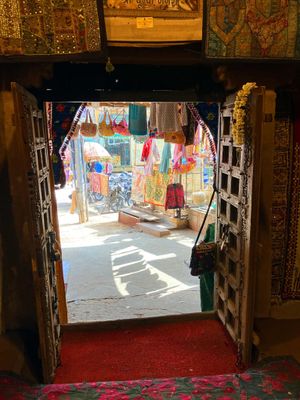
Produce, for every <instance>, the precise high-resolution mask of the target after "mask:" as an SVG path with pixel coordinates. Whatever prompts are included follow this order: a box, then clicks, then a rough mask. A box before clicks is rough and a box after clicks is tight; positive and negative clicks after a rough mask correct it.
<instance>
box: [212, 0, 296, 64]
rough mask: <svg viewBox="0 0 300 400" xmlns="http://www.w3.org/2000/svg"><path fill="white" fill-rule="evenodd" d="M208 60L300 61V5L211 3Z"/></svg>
mask: <svg viewBox="0 0 300 400" xmlns="http://www.w3.org/2000/svg"><path fill="white" fill-rule="evenodd" d="M205 14H206V15H205V17H206V27H205V55H206V57H208V58H218V59H220V58H239V59H243V58H247V59H249V58H253V59H262V58H264V59H266V58H269V59H286V58H288V59H293V58H297V59H299V58H300V2H299V1H288V0H282V1H275V2H274V1H273V0H261V1H256V0H247V1H240V0H233V1H224V0H208V1H207V6H206V10H205Z"/></svg>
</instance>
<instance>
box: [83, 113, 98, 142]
mask: <svg viewBox="0 0 300 400" xmlns="http://www.w3.org/2000/svg"><path fill="white" fill-rule="evenodd" d="M96 133H97V124H94V123H93V121H92V117H91V114H90V110H88V109H87V110H86V114H85V122H82V124H81V127H80V134H81V135H82V136H86V137H93V136H96Z"/></svg>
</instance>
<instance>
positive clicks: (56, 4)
mask: <svg viewBox="0 0 300 400" xmlns="http://www.w3.org/2000/svg"><path fill="white" fill-rule="evenodd" d="M99 4H102V3H101V2H99ZM99 11H100V13H101V15H100V17H101V18H99V16H98V8H97V1H96V0H76V1H72V0H64V1H60V0H53V1H44V0H5V1H1V2H0V54H6V55H13V54H21V55H30V56H32V55H54V54H55V55H57V54H76V53H84V52H95V51H101V50H102V48H103V38H104V37H105V31H104V30H103V27H104V23H103V21H104V17H103V9H100V10H99ZM99 21H101V23H99Z"/></svg>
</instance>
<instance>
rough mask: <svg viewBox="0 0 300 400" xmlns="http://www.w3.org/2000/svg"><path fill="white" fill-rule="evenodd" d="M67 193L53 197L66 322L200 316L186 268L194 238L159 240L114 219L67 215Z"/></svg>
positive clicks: (180, 233) (178, 233)
mask: <svg viewBox="0 0 300 400" xmlns="http://www.w3.org/2000/svg"><path fill="white" fill-rule="evenodd" d="M69 194H70V189H64V190H61V191H57V193H56V195H57V200H58V208H59V221H60V234H61V242H62V249H63V261H64V273H65V283H66V285H67V305H68V314H69V322H83V321H107V320H119V319H129V318H145V317H152V316H163V315H177V314H186V313H193V312H199V311H200V293H199V282H198V279H197V278H195V277H192V276H191V275H190V273H189V269H188V267H187V265H186V264H185V261H187V260H188V259H189V257H190V252H191V247H192V245H193V242H194V240H195V232H194V231H192V230H190V229H185V230H173V231H171V232H172V233H171V235H169V236H166V237H162V238H157V237H154V236H152V235H149V234H145V233H142V232H138V231H137V230H135V229H134V228H130V227H128V226H126V225H123V224H119V223H118V222H117V221H118V214H117V213H111V214H102V215H99V214H97V213H96V212H93V211H92V210H91V212H90V218H89V222H87V223H85V224H79V223H78V216H77V214H76V213H75V214H73V215H71V214H70V213H69V208H70V203H71V201H70V199H69V197H68V195H69Z"/></svg>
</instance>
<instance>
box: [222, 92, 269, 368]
mask: <svg viewBox="0 0 300 400" xmlns="http://www.w3.org/2000/svg"><path fill="white" fill-rule="evenodd" d="M266 98H267V94H266V92H265V90H264V89H263V88H257V89H254V90H253V91H252V94H251V97H250V109H249V119H248V126H249V127H250V129H249V130H247V132H246V133H245V141H244V144H243V145H236V144H234V142H233V138H232V112H233V105H234V99H235V96H234V95H233V96H230V97H228V98H227V100H226V102H225V104H224V106H223V107H222V110H221V125H220V139H219V158H218V163H219V165H218V166H219V168H218V180H217V187H218V214H217V215H218V218H217V229H216V237H217V241H218V242H219V244H220V246H218V248H219V250H218V257H217V273H216V293H215V302H216V303H215V304H216V309H217V313H218V315H219V318H220V319H221V321H222V322H223V323H224V325H225V327H226V329H227V330H228V332H229V334H230V335H231V337H232V338H233V340H234V341H235V342H236V343H237V345H238V354H239V356H240V357H241V358H240V359H239V362H240V361H242V362H243V363H248V362H249V361H250V351H251V342H252V329H253V326H252V324H253V301H254V298H253V297H254V284H255V269H256V262H257V254H256V251H255V246H256V242H257V231H258V211H259V191H260V163H261V161H260V160H261V157H260V148H261V144H260V138H261V135H262V134H263V130H264V126H265V125H264V124H265V118H267V117H266V116H267V115H268V118H269V120H270V122H271V121H272V119H274V115H271V116H270V115H269V114H265V111H264V110H265V104H266ZM266 120H267V119H266ZM222 243H223V245H222Z"/></svg>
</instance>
